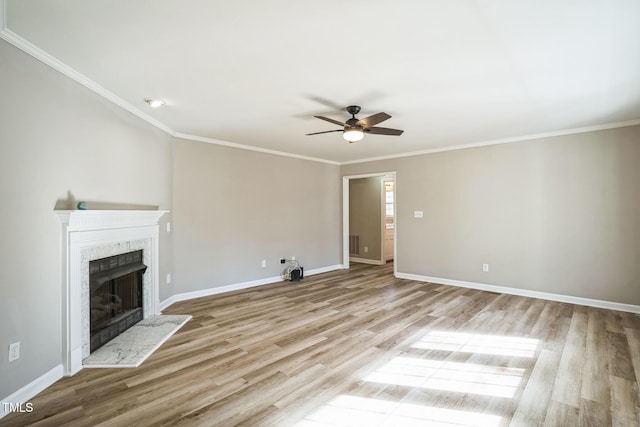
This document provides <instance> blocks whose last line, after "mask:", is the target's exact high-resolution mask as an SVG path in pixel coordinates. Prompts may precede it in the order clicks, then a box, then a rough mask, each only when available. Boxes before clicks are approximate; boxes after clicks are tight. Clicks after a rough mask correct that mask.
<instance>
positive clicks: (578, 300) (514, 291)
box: [396, 272, 640, 314]
mask: <svg viewBox="0 0 640 427" xmlns="http://www.w3.org/2000/svg"><path fill="white" fill-rule="evenodd" d="M396 277H397V278H400V279H409V280H417V281H418V282H429V283H437V284H439V285H450V286H457V287H461V288H471V289H478V290H481V291H489V292H498V293H501V294H509V295H518V296H522V297H531V298H539V299H544V300H549V301H558V302H566V303H569V304H577V305H585V306H588V307H596V308H605V309H608V310H617V311H625V312H628V313H635V314H640V306H638V305H632V304H624V303H621V302H612V301H603V300H596V299H590V298H582V297H575V296H570V295H561V294H552V293H548V292H540V291H530V290H527V289H518V288H509V287H506V286H496V285H487V284H484V283H476V282H466V281H464V280H454V279H444V278H441V277H431V276H422V275H419V274H409V273H400V272H398V273H397V274H396Z"/></svg>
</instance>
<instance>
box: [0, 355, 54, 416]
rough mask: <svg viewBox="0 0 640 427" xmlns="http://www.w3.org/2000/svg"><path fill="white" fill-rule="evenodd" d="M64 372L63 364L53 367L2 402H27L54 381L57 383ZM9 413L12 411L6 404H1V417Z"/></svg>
mask: <svg viewBox="0 0 640 427" xmlns="http://www.w3.org/2000/svg"><path fill="white" fill-rule="evenodd" d="M62 374H63V368H62V365H58V366H56V367H54V368H53V369H51V370H49V371H48V372H46V373H44V374H43V375H41V376H39V377H38V378H36V379H35V380H33V381H31V382H30V383H29V384H27V385H26V386H24V387H22V388H21V389H20V390H18V391H16V392H15V393H12V394H11V395H10V396H7V397H5V398H4V399H2V402H3V403H13V404H17V403H22V404H25V403H27V402H29V400H31V399H32V398H33V397H35V396H36V395H37V394H38V393H40V392H41V391H43V390H44V389H46V388H47V387H50V386H51V385H53V383H55V382H56V381H58V380H59V379H60V378H62ZM33 409H34V410H37V408H33ZM9 413H10V412H8V411H7V410H6V409H5V405H0V418H2V417H4V416H5V415H8V414H9Z"/></svg>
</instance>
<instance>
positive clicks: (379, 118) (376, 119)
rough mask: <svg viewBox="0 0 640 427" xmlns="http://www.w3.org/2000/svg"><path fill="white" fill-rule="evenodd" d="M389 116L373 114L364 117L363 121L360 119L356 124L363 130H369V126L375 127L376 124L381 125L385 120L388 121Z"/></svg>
mask: <svg viewBox="0 0 640 427" xmlns="http://www.w3.org/2000/svg"><path fill="white" fill-rule="evenodd" d="M390 118H391V116H390V115H388V114H387V113H378V114H374V115H373V116H369V117H365V118H364V119H360V120H358V123H356V124H357V125H358V126H362V127H365V128H370V127H371V126H375V125H377V124H378V123H382V122H384V121H385V120H387V119H390Z"/></svg>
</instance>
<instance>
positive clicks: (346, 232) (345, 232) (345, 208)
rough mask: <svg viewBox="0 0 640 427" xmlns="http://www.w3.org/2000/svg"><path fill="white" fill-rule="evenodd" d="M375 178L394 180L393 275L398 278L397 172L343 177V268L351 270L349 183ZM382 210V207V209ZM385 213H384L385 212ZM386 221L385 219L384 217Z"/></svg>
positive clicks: (382, 251)
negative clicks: (360, 179)
mask: <svg viewBox="0 0 640 427" xmlns="http://www.w3.org/2000/svg"><path fill="white" fill-rule="evenodd" d="M373 177H389V180H393V184H394V187H393V193H394V194H393V197H394V203H393V217H394V227H393V275H394V276H396V275H397V272H398V216H397V209H398V193H397V191H398V180H397V176H396V171H389V172H374V173H367V174H359V175H345V176H343V177H342V268H344V269H345V270H348V269H349V181H350V180H352V179H358V178H373ZM381 209H382V207H381ZM383 213H384V212H383ZM383 220H384V217H383ZM380 252H381V258H382V259H384V248H381V251H380Z"/></svg>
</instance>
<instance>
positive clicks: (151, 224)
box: [55, 210, 167, 375]
mask: <svg viewBox="0 0 640 427" xmlns="http://www.w3.org/2000/svg"><path fill="white" fill-rule="evenodd" d="M55 212H56V214H57V216H58V218H59V220H60V222H61V225H62V229H61V260H62V270H61V272H62V280H61V281H62V328H61V332H62V365H63V368H64V373H65V375H73V374H75V373H77V372H78V371H80V370H81V369H82V360H83V359H84V358H86V357H87V356H88V355H89V329H90V327H89V296H88V295H89V261H92V260H94V259H99V258H104V257H108V256H112V255H119V254H123V253H126V252H130V251H134V250H138V249H142V256H143V262H144V264H145V265H147V271H146V273H145V274H144V276H143V283H142V294H143V318H145V319H146V318H148V317H149V316H153V315H156V314H160V301H159V290H158V288H159V271H158V266H159V252H158V235H159V226H158V221H159V220H160V218H161V217H162V215H164V214H165V213H166V212H167V211H160V210H86V211H81V210H73V211H63V210H56V211H55Z"/></svg>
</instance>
